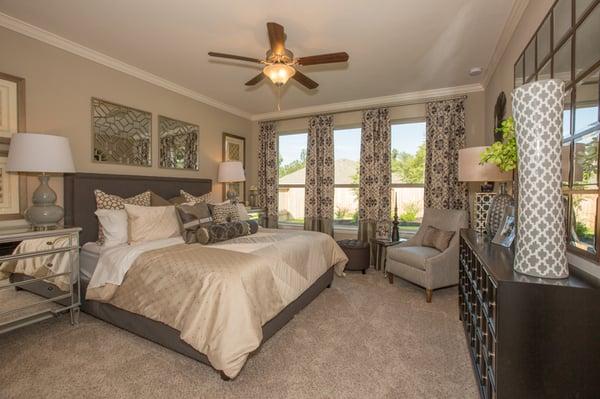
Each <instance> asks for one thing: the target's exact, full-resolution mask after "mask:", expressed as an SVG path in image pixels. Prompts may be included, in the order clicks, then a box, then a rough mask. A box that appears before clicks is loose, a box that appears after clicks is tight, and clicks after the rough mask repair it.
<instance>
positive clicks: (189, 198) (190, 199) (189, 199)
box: [179, 190, 210, 203]
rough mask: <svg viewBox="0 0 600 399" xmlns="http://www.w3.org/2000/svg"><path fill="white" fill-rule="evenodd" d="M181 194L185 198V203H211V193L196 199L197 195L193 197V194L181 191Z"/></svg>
mask: <svg viewBox="0 0 600 399" xmlns="http://www.w3.org/2000/svg"><path fill="white" fill-rule="evenodd" d="M179 194H181V196H182V197H183V198H185V202H193V203H197V202H209V201H210V193H207V194H203V195H201V196H199V197H196V196H195V195H192V194H190V193H188V192H187V191H183V190H179Z"/></svg>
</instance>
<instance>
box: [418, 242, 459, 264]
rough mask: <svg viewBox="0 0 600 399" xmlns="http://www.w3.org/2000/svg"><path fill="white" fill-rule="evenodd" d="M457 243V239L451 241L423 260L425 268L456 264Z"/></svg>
mask: <svg viewBox="0 0 600 399" xmlns="http://www.w3.org/2000/svg"><path fill="white" fill-rule="evenodd" d="M458 254H459V243H458V240H457V241H456V242H455V243H452V244H451V245H450V246H449V247H448V248H446V250H445V251H444V252H442V253H440V254H438V255H436V256H432V257H431V258H429V259H426V260H425V266H426V268H437V267H442V266H448V264H449V263H450V264H454V263H456V265H458Z"/></svg>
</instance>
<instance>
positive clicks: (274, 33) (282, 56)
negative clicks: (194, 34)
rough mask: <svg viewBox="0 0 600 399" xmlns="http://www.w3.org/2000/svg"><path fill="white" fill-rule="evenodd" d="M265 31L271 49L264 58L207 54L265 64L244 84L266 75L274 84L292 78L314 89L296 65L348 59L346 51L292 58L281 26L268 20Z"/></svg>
mask: <svg viewBox="0 0 600 399" xmlns="http://www.w3.org/2000/svg"><path fill="white" fill-rule="evenodd" d="M267 31H268V33H269V42H270V43H271V49H270V50H268V51H267V55H266V58H265V59H264V60H260V59H258V58H250V57H243V56H239V55H232V54H223V53H215V52H212V51H211V52H209V53H208V55H209V56H211V57H220V58H229V59H233V60H241V61H248V62H255V63H258V64H264V65H265V66H264V68H263V70H262V72H261V73H260V74H258V75H256V76H255V77H253V78H252V79H250V80H249V81H247V82H246V86H254V85H255V84H257V83H259V82H260V81H261V80H263V79H264V78H265V76H266V77H268V78H269V79H271V81H272V82H273V83H274V84H275V85H276V86H283V85H284V84H286V83H287V81H288V80H289V79H290V78H293V79H295V80H296V81H297V82H298V83H300V84H301V85H303V86H305V87H306V88H308V89H315V88H317V87H318V86H319V84H318V83H317V82H315V81H314V80H312V79H311V78H309V77H308V76H306V75H305V74H303V73H302V72H300V71H298V69H297V68H298V66H305V65H317V64H330V63H334V62H346V61H348V58H349V57H348V53H346V52H340V53H330V54H320V55H312V56H309V57H300V58H294V53H292V52H291V51H290V50H288V49H286V48H285V38H286V35H285V33H284V31H283V26H281V25H279V24H277V23H275V22H268V23H267Z"/></svg>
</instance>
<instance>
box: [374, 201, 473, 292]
mask: <svg viewBox="0 0 600 399" xmlns="http://www.w3.org/2000/svg"><path fill="white" fill-rule="evenodd" d="M468 223H469V222H468V214H467V211H462V210H454V209H450V210H448V209H434V208H426V209H425V212H424V214H423V222H422V223H421V228H419V230H418V231H417V233H416V234H415V235H414V236H413V237H412V238H411V239H410V240H408V241H406V242H404V243H402V244H398V245H395V246H393V247H390V248H388V250H387V259H386V266H387V267H386V271H387V275H388V279H389V281H390V284H393V283H394V275H396V276H398V277H400V278H403V279H405V280H408V281H410V282H411V283H414V284H417V285H419V286H421V287H424V288H425V292H426V298H427V302H431V296H432V293H433V290H435V289H437V288H442V287H448V286H451V285H456V284H458V250H459V248H458V246H459V240H460V238H459V232H460V229H462V228H467V227H468ZM427 226H433V227H436V228H438V229H441V230H446V231H454V232H455V234H454V236H453V237H452V239H451V240H450V245H449V246H448V248H447V249H446V250H445V251H443V252H440V251H438V250H437V249H435V248H430V247H423V246H421V243H422V241H423V235H424V234H425V228H426V227H427Z"/></svg>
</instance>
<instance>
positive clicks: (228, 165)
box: [217, 161, 246, 183]
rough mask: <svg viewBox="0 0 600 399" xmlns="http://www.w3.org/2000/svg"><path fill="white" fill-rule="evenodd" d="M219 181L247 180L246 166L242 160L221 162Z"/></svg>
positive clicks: (234, 181)
mask: <svg viewBox="0 0 600 399" xmlns="http://www.w3.org/2000/svg"><path fill="white" fill-rule="evenodd" d="M217 179H218V180H219V183H236V182H240V181H246V175H245V174H244V166H243V165H242V163H241V162H240V161H226V162H221V163H220V164H219V176H218V178H217Z"/></svg>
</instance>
